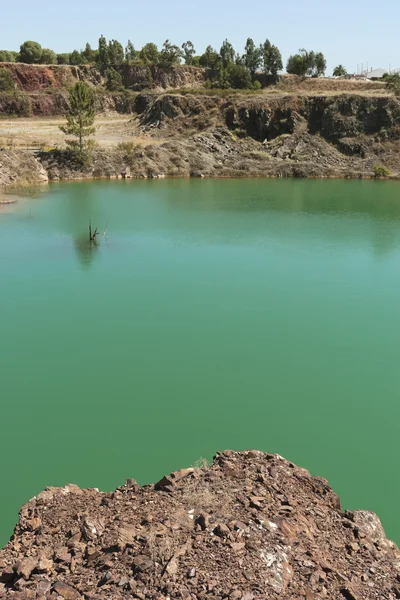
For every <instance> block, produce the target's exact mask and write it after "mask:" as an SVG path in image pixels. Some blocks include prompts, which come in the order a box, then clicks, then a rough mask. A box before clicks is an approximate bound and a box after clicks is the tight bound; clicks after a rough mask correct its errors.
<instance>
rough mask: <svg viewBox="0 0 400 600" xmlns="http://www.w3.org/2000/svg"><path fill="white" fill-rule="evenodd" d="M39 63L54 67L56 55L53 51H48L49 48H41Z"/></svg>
mask: <svg viewBox="0 0 400 600" xmlns="http://www.w3.org/2000/svg"><path fill="white" fill-rule="evenodd" d="M40 63H41V64H42V65H56V64H57V54H56V53H55V52H53V50H50V48H43V50H42V56H41V57H40Z"/></svg>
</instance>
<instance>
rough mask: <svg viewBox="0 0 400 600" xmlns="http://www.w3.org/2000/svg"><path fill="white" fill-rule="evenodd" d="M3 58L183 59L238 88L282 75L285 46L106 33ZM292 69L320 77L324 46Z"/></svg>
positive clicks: (1, 56) (159, 63)
mask: <svg viewBox="0 0 400 600" xmlns="http://www.w3.org/2000/svg"><path fill="white" fill-rule="evenodd" d="M0 62H23V63H27V64H50V65H52V64H59V65H66V64H68V65H77V66H78V65H82V64H96V65H99V66H100V67H109V68H115V67H118V66H119V65H121V64H141V65H146V66H156V67H160V68H168V67H172V66H174V65H179V64H181V63H182V62H183V63H184V64H186V65H194V66H201V67H204V68H206V69H207V70H208V79H209V82H210V85H214V86H218V87H237V88H250V87H255V88H257V87H258V86H260V83H259V81H258V79H257V77H256V75H257V74H259V73H263V74H265V75H268V76H272V77H275V78H276V77H277V75H278V72H280V71H282V70H283V61H282V55H281V52H280V50H279V48H278V47H277V46H275V45H274V44H272V43H271V42H270V41H269V40H268V39H267V40H265V42H264V43H263V44H260V45H257V44H256V43H255V42H254V41H253V40H252V39H251V38H248V39H247V42H246V45H245V48H244V52H243V53H240V52H237V51H236V50H235V49H234V47H233V46H232V44H231V43H230V42H229V41H228V40H227V39H226V40H224V42H223V43H222V45H221V48H220V49H219V50H217V49H215V48H213V47H212V46H207V48H206V50H205V52H204V53H203V54H197V53H196V49H195V47H194V44H193V43H192V42H191V41H187V42H184V43H183V44H182V45H181V46H177V45H175V44H172V43H171V42H170V41H169V40H166V41H165V42H164V44H163V45H162V47H161V48H158V46H157V45H156V44H154V43H152V42H150V43H147V44H145V45H144V46H143V48H141V49H140V50H137V49H136V48H135V47H134V45H133V43H132V42H131V41H130V40H128V42H127V44H126V46H125V47H124V46H123V45H122V44H121V43H120V42H119V41H118V40H114V39H112V40H109V41H107V40H106V38H105V37H104V36H103V35H101V36H100V38H99V41H98V47H97V48H92V47H91V45H90V44H89V43H87V44H86V45H85V48H84V49H83V50H73V51H72V52H70V53H63V54H56V53H55V52H54V51H53V50H51V49H50V48H42V46H41V45H40V44H39V43H38V42H34V41H29V40H28V41H26V42H24V43H23V44H21V46H20V50H19V52H13V51H8V50H0ZM286 70H287V72H288V73H292V74H295V75H300V76H310V77H319V76H320V75H323V74H324V73H325V70H326V60H325V57H324V55H323V54H322V52H314V51H306V50H300V51H299V52H298V53H297V54H294V55H292V56H290V57H289V59H288V61H287V64H286Z"/></svg>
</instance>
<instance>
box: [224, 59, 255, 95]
mask: <svg viewBox="0 0 400 600" xmlns="http://www.w3.org/2000/svg"><path fill="white" fill-rule="evenodd" d="M228 80H229V83H230V85H231V87H233V88H235V89H238V90H244V89H246V88H247V89H249V88H251V87H252V86H253V83H252V81H251V75H250V73H249V71H248V70H247V69H246V67H243V66H242V65H232V66H231V67H230V68H229V72H228Z"/></svg>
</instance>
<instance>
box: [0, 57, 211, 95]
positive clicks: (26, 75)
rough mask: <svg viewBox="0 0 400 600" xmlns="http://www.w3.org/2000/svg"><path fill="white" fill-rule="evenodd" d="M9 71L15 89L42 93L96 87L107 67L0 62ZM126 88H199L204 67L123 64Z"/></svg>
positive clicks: (103, 81) (99, 84)
mask: <svg viewBox="0 0 400 600" xmlns="http://www.w3.org/2000/svg"><path fill="white" fill-rule="evenodd" d="M1 67H2V68H6V69H8V70H9V71H10V73H11V75H12V77H13V79H14V81H15V85H16V89H17V90H19V91H24V92H36V93H38V92H43V91H46V90H48V89H53V90H54V89H55V90H57V89H58V90H59V89H66V88H68V87H69V86H71V85H73V84H74V83H76V82H77V81H85V82H87V83H89V84H91V85H94V86H104V84H105V73H106V69H105V68H103V67H98V66H96V65H81V66H79V67H75V66H71V65H26V64H24V63H1ZM116 68H117V70H118V71H119V72H120V73H121V76H122V81H123V83H124V86H125V87H126V88H127V89H130V90H135V91H140V90H143V89H144V88H148V89H151V88H154V89H160V90H161V89H171V88H180V87H190V88H192V89H196V87H198V86H200V85H202V84H204V69H202V68H199V67H191V66H187V65H180V66H176V67H170V68H168V69H160V68H158V67H154V66H148V67H146V66H144V65H120V66H118V67H116Z"/></svg>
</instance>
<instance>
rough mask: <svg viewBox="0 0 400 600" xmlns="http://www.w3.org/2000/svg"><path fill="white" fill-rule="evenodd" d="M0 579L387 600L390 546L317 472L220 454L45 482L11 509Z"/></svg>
mask: <svg viewBox="0 0 400 600" xmlns="http://www.w3.org/2000/svg"><path fill="white" fill-rule="evenodd" d="M0 582H1V583H0V597H2V598H6V599H11V598H14V599H15V600H16V599H20V600H23V599H26V600H28V599H32V600H33V599H36V598H42V599H54V600H57V599H58V600H62V599H63V598H64V599H65V600H78V599H80V598H82V599H93V600H95V599H99V600H100V599H103V598H104V599H105V598H110V599H111V598H113V599H119V598H121V599H122V598H126V599H127V598H138V599H139V600H144V599H146V598H149V599H154V600H156V599H160V600H161V599H162V598H183V599H185V600H189V599H190V600H197V599H199V600H216V599H219V598H221V599H222V598H227V599H230V600H258V599H260V600H261V599H274V600H275V599H276V600H277V599H278V598H279V599H282V598H285V599H286V600H290V599H296V600H298V599H300V598H305V599H307V600H311V599H314V598H322V599H323V598H331V599H335V600H366V599H371V600H372V599H378V598H379V599H382V600H395V599H396V598H399V597H400V554H399V550H398V549H397V547H396V545H395V544H394V543H393V542H390V541H388V540H387V539H386V536H385V534H384V531H383V529H382V526H381V524H380V522H379V519H378V517H377V516H376V515H374V514H373V513H370V512H366V511H354V512H345V513H343V512H342V511H341V507H340V500H339V498H338V496H337V495H336V494H335V493H334V492H333V491H332V490H331V488H330V487H329V485H328V483H327V482H326V480H324V479H322V478H320V477H311V476H310V474H309V472H308V471H306V470H305V469H301V468H298V467H296V466H295V465H294V464H293V463H291V462H288V461H286V460H284V459H283V458H282V457H280V456H277V455H270V454H264V453H261V452H257V451H251V452H241V453H239V452H232V451H226V452H223V453H220V454H217V456H216V458H215V460H214V463H213V465H212V466H211V467H202V468H191V469H183V470H182V471H178V472H176V473H172V474H171V475H168V476H165V477H163V479H162V480H161V481H159V482H158V483H157V484H156V485H148V486H144V487H140V486H139V485H137V483H136V482H135V481H134V480H128V481H127V482H126V484H125V485H124V486H122V487H120V488H118V489H117V490H116V491H115V492H113V493H101V492H98V491H96V490H82V489H79V488H78V487H76V486H74V485H68V486H66V487H64V488H61V489H57V488H47V489H46V490H45V491H44V492H42V493H41V494H39V495H38V496H37V497H36V498H34V499H33V500H31V501H30V502H29V503H28V504H26V505H25V506H24V507H23V508H22V509H21V512H20V519H19V523H18V525H17V527H16V529H15V533H14V537H13V539H12V540H11V541H10V543H9V544H8V545H7V546H6V547H5V548H4V550H2V551H0Z"/></svg>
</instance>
